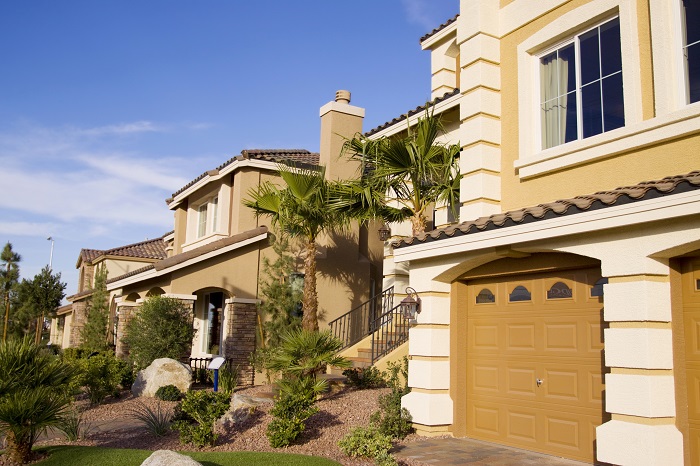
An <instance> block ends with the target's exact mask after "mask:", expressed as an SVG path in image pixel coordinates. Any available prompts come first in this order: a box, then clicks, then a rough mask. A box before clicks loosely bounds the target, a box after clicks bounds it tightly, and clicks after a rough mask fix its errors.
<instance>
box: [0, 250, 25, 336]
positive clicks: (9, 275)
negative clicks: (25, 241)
mask: <svg viewBox="0 0 700 466" xmlns="http://www.w3.org/2000/svg"><path fill="white" fill-rule="evenodd" d="M21 260H22V258H21V256H20V255H19V254H17V253H16V252H14V251H13V250H12V244H10V243H9V242H8V243H7V244H5V247H4V248H3V250H2V252H1V253H0V261H2V264H0V287H2V300H3V304H4V308H5V319H4V322H3V326H2V341H3V342H5V341H6V340H7V326H8V325H9V319H10V301H11V293H12V291H13V289H14V288H15V286H16V285H17V282H18V281H19V265H18V264H19V261H21Z"/></svg>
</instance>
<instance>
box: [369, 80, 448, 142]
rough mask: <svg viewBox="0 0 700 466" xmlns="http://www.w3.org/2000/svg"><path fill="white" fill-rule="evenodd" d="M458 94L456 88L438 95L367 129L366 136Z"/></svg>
mask: <svg viewBox="0 0 700 466" xmlns="http://www.w3.org/2000/svg"><path fill="white" fill-rule="evenodd" d="M457 94H459V88H456V89H455V90H453V91H452V92H445V94H443V96H442V97H436V98H435V99H433V100H432V101H430V102H428V103H426V104H425V105H421V106H420V107H416V108H414V109H413V110H409V111H408V112H407V113H404V114H403V115H401V116H398V117H396V118H394V119H393V120H391V121H387V122H386V123H384V124H382V125H379V126H377V127H376V128H373V129H371V130H369V131H367V132H366V133H365V136H371V135H373V134H375V133H378V132H379V131H381V130H383V129H386V128H389V127H391V126H394V125H395V124H397V123H401V122H402V121H404V120H405V119H407V118H410V117H412V116H413V115H416V114H418V113H423V112H424V111H425V108H426V107H428V106H431V107H432V106H433V105H436V104H439V103H440V102H443V101H445V100H447V99H449V98H450V97H452V96H455V95H457Z"/></svg>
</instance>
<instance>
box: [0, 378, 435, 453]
mask: <svg viewBox="0 0 700 466" xmlns="http://www.w3.org/2000/svg"><path fill="white" fill-rule="evenodd" d="M388 391H389V389H373V390H355V389H352V388H342V389H340V390H338V391H335V392H333V393H329V394H327V395H325V396H324V397H323V398H321V399H320V400H319V401H318V402H317V406H318V408H319V412H318V413H316V414H315V415H313V416H312V417H311V418H310V419H309V420H308V421H307V427H306V431H305V432H304V433H303V434H302V435H301V437H300V438H299V439H298V441H297V443H296V444H295V445H292V446H290V447H287V448H284V449H274V448H272V447H270V445H269V443H268V440H267V437H266V436H265V431H266V429H267V425H268V424H269V422H270V421H271V419H272V416H271V415H270V414H269V413H268V412H269V410H270V408H271V406H272V405H271V404H270V405H264V406H261V407H260V408H258V409H256V410H255V411H254V412H253V413H252V414H251V415H250V416H249V417H248V419H247V420H245V421H244V422H242V423H240V424H236V425H235V426H234V427H233V428H232V429H227V430H223V429H222V430H221V431H220V432H219V434H220V436H219V440H218V442H217V445H216V446H215V447H207V448H205V449H204V450H205V451H275V452H288V453H299V454H303V455H314V456H323V457H327V458H331V459H333V460H335V461H338V462H339V463H341V464H344V465H350V466H353V465H369V464H373V462H371V461H367V460H363V459H355V458H349V457H347V456H346V455H345V454H344V453H343V452H342V451H341V450H340V448H339V447H338V441H339V440H340V439H341V438H342V437H343V436H345V435H346V434H347V433H349V432H350V430H351V429H353V428H354V427H358V426H366V425H368V424H369V417H370V415H371V414H372V413H373V412H374V411H377V410H378V402H377V398H378V397H379V395H381V394H383V393H387V392H388ZM269 392H270V388H269V387H266V386H258V387H251V388H246V389H243V390H240V391H237V393H241V394H245V395H252V396H264V395H265V394H269ZM140 403H143V404H145V405H146V406H149V407H151V408H153V409H155V408H156V407H157V406H158V405H160V406H161V409H167V410H172V409H173V407H174V406H175V404H176V403H175V402H165V401H159V400H157V399H154V398H145V397H140V398H135V397H133V396H132V395H131V393H130V392H128V391H127V392H123V393H122V395H121V396H120V397H119V398H115V399H108V401H107V402H106V403H104V404H102V405H99V406H93V407H90V406H89V405H88V403H87V401H86V400H81V401H78V402H77V403H76V406H77V407H78V408H79V409H81V410H84V411H83V418H84V420H85V421H86V422H87V423H88V424H89V425H90V426H91V428H89V429H88V434H87V436H86V438H84V439H82V440H78V441H75V442H67V441H65V440H64V439H63V438H62V436H61V434H60V433H59V434H55V435H51V436H50V437H52V438H48V439H44V440H41V441H40V442H38V443H37V445H51V444H71V445H93V446H103V447H112V448H140V449H146V450H159V449H168V450H193V449H194V448H193V447H191V446H183V445H181V444H180V442H179V440H178V433H177V432H170V433H169V434H167V435H166V436H165V437H154V436H152V435H150V434H149V433H147V431H146V430H144V429H140V428H134V422H135V421H134V420H133V418H131V416H130V412H131V411H132V410H133V409H134V408H136V407H137V406H138V405H139V404H140ZM421 440H425V438H424V437H420V436H417V435H415V434H412V435H410V436H408V437H407V438H406V439H405V440H404V441H402V442H400V443H397V444H396V445H397V446H398V445H400V444H407V443H412V442H420V441H421ZM399 460H400V464H403V465H406V466H422V465H423V464H424V463H420V462H417V461H413V460H405V459H401V458H399ZM0 466H2V461H1V460H0Z"/></svg>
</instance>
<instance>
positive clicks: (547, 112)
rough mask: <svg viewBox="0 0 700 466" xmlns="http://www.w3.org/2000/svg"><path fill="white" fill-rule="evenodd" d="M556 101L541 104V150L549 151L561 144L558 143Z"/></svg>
mask: <svg viewBox="0 0 700 466" xmlns="http://www.w3.org/2000/svg"><path fill="white" fill-rule="evenodd" d="M558 101H559V100H558V99H554V100H550V101H549V102H545V103H543V104H542V106H541V107H540V108H541V113H542V148H544V149H549V148H550V147H554V146H558V145H559V144H561V142H560V141H559V107H558V105H557V102H558Z"/></svg>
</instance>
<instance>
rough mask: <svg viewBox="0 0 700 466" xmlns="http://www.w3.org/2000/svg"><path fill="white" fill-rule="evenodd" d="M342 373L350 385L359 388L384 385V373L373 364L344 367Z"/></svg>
mask: <svg viewBox="0 0 700 466" xmlns="http://www.w3.org/2000/svg"><path fill="white" fill-rule="evenodd" d="M343 375H344V376H345V377H347V378H348V383H349V384H350V385H352V386H353V387H357V388H359V389H365V388H382V387H386V380H385V379H384V375H383V374H382V373H381V372H380V371H379V369H377V368H376V367H374V366H370V367H366V368H357V367H354V368H351V369H345V370H344V371H343Z"/></svg>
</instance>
